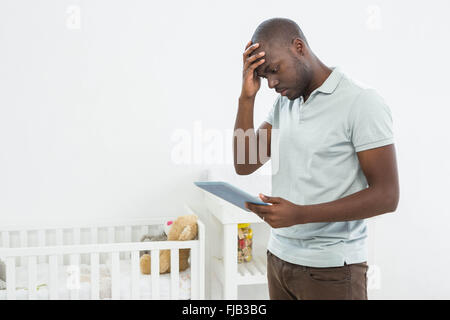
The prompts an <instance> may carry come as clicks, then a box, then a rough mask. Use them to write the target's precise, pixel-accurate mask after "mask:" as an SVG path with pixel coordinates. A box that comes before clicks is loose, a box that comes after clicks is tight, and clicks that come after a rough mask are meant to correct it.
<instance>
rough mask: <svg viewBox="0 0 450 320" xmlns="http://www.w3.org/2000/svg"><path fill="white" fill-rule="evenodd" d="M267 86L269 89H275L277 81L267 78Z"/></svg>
mask: <svg viewBox="0 0 450 320" xmlns="http://www.w3.org/2000/svg"><path fill="white" fill-rule="evenodd" d="M267 84H268V85H269V88H270V89H273V88H275V87H276V86H277V85H278V80H275V79H271V78H268V79H267Z"/></svg>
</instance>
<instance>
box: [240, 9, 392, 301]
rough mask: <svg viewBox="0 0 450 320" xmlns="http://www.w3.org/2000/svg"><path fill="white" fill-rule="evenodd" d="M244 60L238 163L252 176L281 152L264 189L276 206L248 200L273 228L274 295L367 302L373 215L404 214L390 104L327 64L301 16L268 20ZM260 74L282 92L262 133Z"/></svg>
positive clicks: (270, 271)
mask: <svg viewBox="0 0 450 320" xmlns="http://www.w3.org/2000/svg"><path fill="white" fill-rule="evenodd" d="M243 60H244V68H243V83H242V91H241V95H240V97H239V107H238V112H237V117H236V123H235V137H234V166H235V170H236V172H237V173H238V174H239V175H248V174H251V173H253V172H255V171H256V170H257V169H258V168H259V167H261V166H262V165H263V164H264V163H265V162H267V161H268V160H269V158H272V196H270V197H269V196H265V195H262V194H260V197H261V200H263V201H264V202H266V203H269V204H270V205H267V206H263V205H256V204H251V203H247V204H246V205H247V207H248V208H249V209H250V210H251V211H253V212H255V213H256V214H257V215H259V216H260V217H261V218H262V219H264V220H265V222H267V223H268V224H269V225H270V226H271V227H272V228H271V235H270V239H269V243H268V252H267V263H268V264H267V277H268V284H269V295H270V298H271V299H367V286H366V283H367V276H366V274H367V269H368V266H367V228H366V222H365V219H367V218H370V217H373V216H376V215H380V214H383V213H387V212H393V211H395V210H396V208H397V204H398V201H399V182H398V174H397V165H396V156H395V148H394V141H393V133H392V118H391V113H390V110H389V107H388V106H387V105H386V104H385V102H384V101H383V99H382V98H381V97H380V96H379V95H378V94H377V93H376V92H375V91H374V90H373V89H369V88H364V87H362V86H360V85H358V84H356V83H355V82H353V81H352V80H351V79H349V78H348V77H347V76H346V75H345V74H343V72H342V71H341V70H340V69H339V68H329V67H327V66H326V65H325V64H323V63H322V62H321V61H320V60H319V59H318V58H317V57H316V56H315V55H314V53H313V52H312V51H311V48H310V47H309V45H308V42H307V40H306V38H305V36H304V35H303V33H302V31H301V30H300V28H299V26H298V25H297V24H296V23H295V22H294V21H292V20H288V19H281V18H274V19H270V20H266V21H264V22H263V23H261V24H260V25H259V26H258V28H257V29H256V31H255V33H254V34H253V37H252V39H251V41H250V42H249V43H248V44H247V46H246V48H245V52H244V53H243ZM261 77H263V78H266V79H267V82H268V85H269V88H271V89H275V90H276V91H277V92H278V93H280V95H279V96H278V97H277V99H276V101H275V104H274V106H273V108H272V110H271V111H270V113H269V115H268V117H267V120H266V121H265V122H263V123H262V124H261V126H260V127H259V129H258V130H257V132H256V133H255V130H254V127H253V109H254V101H255V96H256V93H257V92H258V90H259V88H260V81H261V80H260V78H261ZM239 132H241V133H242V132H245V137H244V140H242V141H245V142H244V144H245V145H244V146H239V141H240V140H239V139H238V135H239V134H238V133H239ZM275 132H276V133H277V134H276V136H277V137H276V138H275V134H274V133H275ZM272 138H273V139H272ZM272 140H273V141H272ZM266 147H267V149H268V152H267V156H263V155H260V153H261V152H260V151H261V150H262V149H265V148H266ZM240 150H241V151H242V152H244V154H240V153H242V152H239V151H240ZM255 152H256V156H254V153H255ZM274 152H276V154H274ZM252 158H253V159H255V161H250V160H251V159H252ZM275 158H277V159H275ZM275 160H276V161H275ZM275 162H277V163H278V164H277V167H276V168H274V163H275Z"/></svg>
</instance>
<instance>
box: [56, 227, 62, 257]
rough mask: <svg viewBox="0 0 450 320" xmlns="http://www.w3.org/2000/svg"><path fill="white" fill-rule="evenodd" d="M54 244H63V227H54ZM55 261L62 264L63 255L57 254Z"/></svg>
mask: <svg viewBox="0 0 450 320" xmlns="http://www.w3.org/2000/svg"><path fill="white" fill-rule="evenodd" d="M56 245H57V246H62V245H64V238H63V229H56ZM56 258H57V261H58V264H59V265H63V264H64V256H62V255H61V256H57V257H56Z"/></svg>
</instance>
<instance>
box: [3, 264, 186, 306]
mask: <svg viewBox="0 0 450 320" xmlns="http://www.w3.org/2000/svg"><path fill="white" fill-rule="evenodd" d="M99 267H100V269H99V273H100V275H99V276H100V282H99V291H100V292H99V294H100V299H111V267H110V264H109V263H108V262H107V263H106V264H100V266H99ZM78 275H79V281H77V279H78ZM179 278H180V281H179V299H190V297H191V269H190V268H188V269H186V270H185V271H182V272H180V277H179ZM0 281H1V280H0ZM139 286H140V299H151V298H152V279H151V275H143V274H141V273H139ZM36 287H37V292H36V294H37V299H44V300H45V299H48V298H49V264H48V263H39V264H37V285H36ZM170 287H171V285H170V273H168V274H160V275H159V294H160V297H159V299H170ZM0 288H1V286H0ZM76 288H79V289H78V290H79V297H80V299H83V300H88V299H90V297H91V285H90V266H89V265H87V264H80V265H79V268H76V267H75V268H74V267H73V266H60V267H59V268H58V299H70V292H71V290H77V289H76ZM4 299H6V289H3V290H1V289H0V300H4ZM16 299H25V300H26V299H28V269H27V267H25V266H18V267H16ZM120 299H131V264H130V260H120Z"/></svg>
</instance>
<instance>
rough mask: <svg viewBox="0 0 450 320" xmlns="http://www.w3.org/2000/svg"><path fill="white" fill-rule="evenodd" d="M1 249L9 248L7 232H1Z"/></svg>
mask: <svg viewBox="0 0 450 320" xmlns="http://www.w3.org/2000/svg"><path fill="white" fill-rule="evenodd" d="M2 248H9V232H8V231H2Z"/></svg>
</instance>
